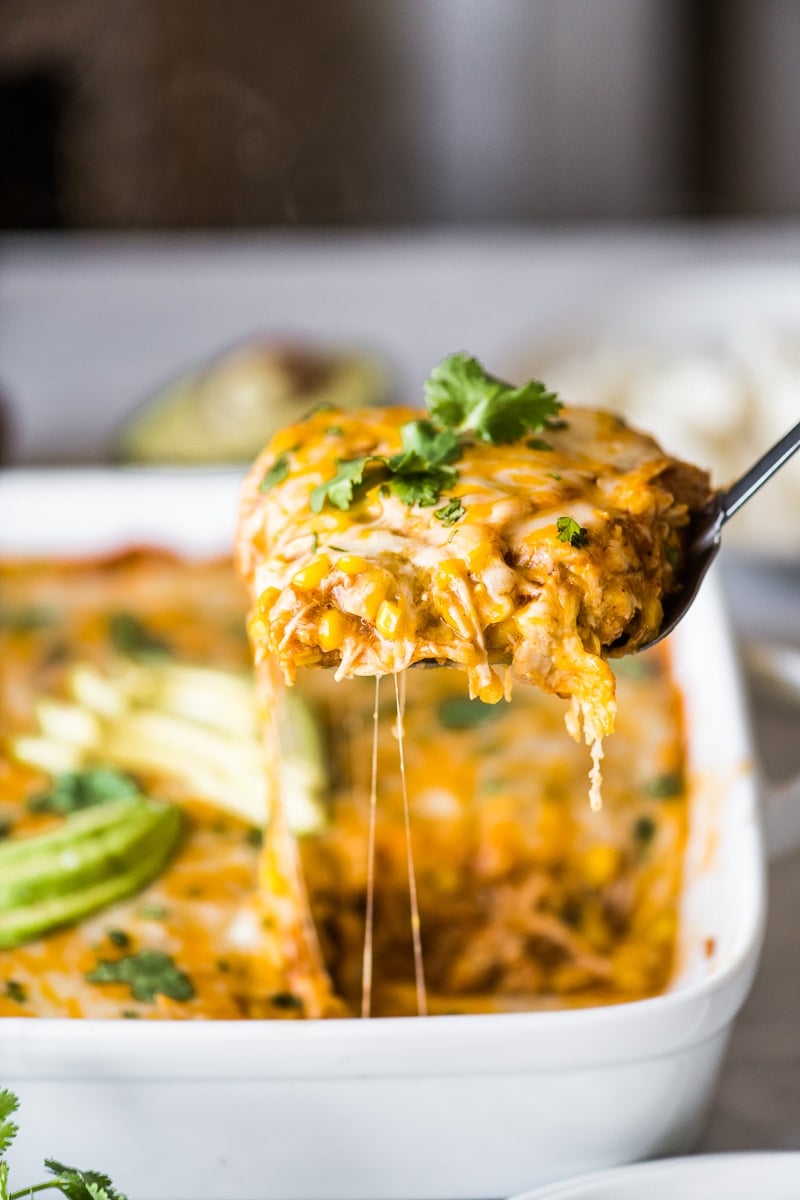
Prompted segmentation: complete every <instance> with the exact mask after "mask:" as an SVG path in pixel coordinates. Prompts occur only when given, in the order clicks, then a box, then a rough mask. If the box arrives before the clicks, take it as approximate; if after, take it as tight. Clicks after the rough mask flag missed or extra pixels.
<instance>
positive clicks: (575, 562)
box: [237, 408, 708, 807]
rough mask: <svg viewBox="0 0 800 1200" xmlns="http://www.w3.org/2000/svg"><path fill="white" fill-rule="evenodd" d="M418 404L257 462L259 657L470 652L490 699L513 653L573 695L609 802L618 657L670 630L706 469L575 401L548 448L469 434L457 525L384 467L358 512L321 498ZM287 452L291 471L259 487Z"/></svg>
mask: <svg viewBox="0 0 800 1200" xmlns="http://www.w3.org/2000/svg"><path fill="white" fill-rule="evenodd" d="M417 415H418V414H416V413H415V412H414V411H413V410H410V409H400V408H398V409H383V410H378V409H373V410H364V411H361V412H357V413H350V414H342V413H335V414H332V413H331V412H323V413H317V414H315V415H312V416H311V417H309V418H308V419H307V420H306V421H304V422H302V423H300V424H297V425H293V426H291V427H290V428H288V429H285V430H283V431H282V432H281V433H280V434H278V435H277V436H276V437H275V438H274V439H273V440H272V442H271V443H270V445H269V446H268V447H267V449H266V450H265V451H264V453H263V454H262V455H261V457H260V458H259V459H258V460H257V462H256V463H255V465H254V466H253V468H252V470H251V472H250V473H249V475H248V479H247V481H246V484H245V487H244V492H243V497H242V503H241V508H240V521H239V531H238V541H237V555H238V564H239V569H240V571H241V573H242V575H243V577H244V579H245V581H246V582H247V585H248V587H249V589H250V592H251V595H252V597H253V601H254V610H253V615H252V618H251V621H250V632H251V636H252V639H253V643H254V647H255V652H256V658H257V660H259V661H260V660H263V659H265V658H267V657H270V656H274V658H275V660H276V661H277V663H278V664H279V665H280V667H281V669H282V671H283V673H284V676H285V678H286V680H287V682H292V680H293V679H294V677H295V675H296V672H297V670H298V669H299V668H300V667H305V666H327V667H333V668H334V670H335V673H336V678H337V679H342V678H345V677H350V676H354V675H378V676H379V675H383V674H389V673H397V672H398V671H403V670H405V669H406V668H407V667H409V666H412V665H414V664H415V663H418V662H420V661H425V660H435V661H437V662H440V663H446V664H449V665H453V666H458V667H461V668H463V669H464V670H465V671H466V673H467V675H468V679H469V688H470V694H471V695H472V696H479V697H480V698H481V699H482V700H485V701H489V702H492V703H494V702H496V701H498V700H500V699H501V698H502V697H503V696H504V695H505V692H506V687H505V686H504V684H503V682H502V681H501V679H500V677H499V676H498V673H497V671H496V664H497V663H498V662H509V663H510V664H511V666H512V669H513V672H514V674H515V675H516V676H517V677H518V678H519V679H521V680H523V681H524V682H526V683H534V684H537V685H538V686H540V687H541V688H543V689H544V690H546V691H549V692H555V693H557V694H558V695H560V696H563V697H566V698H568V699H569V700H570V702H571V703H570V708H569V710H568V713H567V717H566V720H567V728H568V729H569V732H570V733H571V734H572V736H573V737H574V738H575V739H576V740H579V739H581V738H583V739H584V740H585V741H586V742H587V743H589V744H590V745H591V746H592V763H593V765H592V772H591V778H592V791H591V798H592V802H593V806H594V807H599V786H600V758H601V756H602V748H601V743H602V739H603V738H604V737H605V735H607V734H609V733H610V732H611V731H612V729H613V727H614V720H615V715H616V703H615V685H614V676H613V673H612V671H611V669H610V667H609V665H608V662H607V661H606V657H605V656H606V655H607V654H608V652H609V651H612V650H614V649H616V648H617V647H620V646H622V647H624V649H626V650H635V649H636V648H637V647H638V646H641V645H642V644H644V643H645V642H647V641H649V640H650V639H651V638H652V637H653V636H654V635H655V634H656V633H657V632H658V629H659V627H660V624H661V620H662V615H663V610H662V600H663V598H664V597H665V595H667V594H668V593H669V592H670V591H671V590H673V589H674V588H675V586H676V576H675V569H674V566H673V564H674V563H676V562H677V560H678V558H679V556H680V551H681V537H682V533H681V531H682V530H683V529H684V528H685V526H686V525H687V523H688V519H689V513H690V511H691V510H692V509H696V508H698V507H699V506H700V505H701V504H702V503H704V501H705V500H706V498H707V495H708V481H707V478H706V476H705V475H704V474H703V473H702V472H701V471H699V470H697V469H696V468H694V467H690V466H687V465H685V464H681V463H678V462H676V460H674V459H671V458H670V457H669V456H667V455H665V454H664V453H663V451H662V450H661V449H660V448H659V447H658V445H657V444H656V443H655V442H654V441H653V440H652V439H651V438H649V437H646V436H645V435H643V434H641V433H638V432H635V431H634V430H631V429H629V428H628V427H627V426H626V425H625V424H624V423H623V422H622V421H620V420H619V419H618V418H617V417H614V416H611V415H610V414H607V413H602V412H597V411H595V410H583V409H564V410H563V412H562V417H563V421H561V422H559V425H558V428H554V429H552V430H548V431H547V439H546V447H547V448H541V439H534V440H533V441H532V442H531V443H530V444H529V443H528V442H517V443H514V444H513V445H502V446H490V445H486V444H484V443H482V442H477V443H471V444H467V445H466V446H465V447H464V449H463V453H462V455H461V458H460V459H459V461H458V464H457V465H458V480H457V483H456V484H455V486H454V487H453V488H452V489H451V490H450V491H449V492H448V493H447V495H446V497H444V498H443V500H442V503H444V502H445V501H446V500H447V499H450V498H457V499H458V500H459V501H460V502H461V505H462V506H463V509H464V514H463V516H462V517H461V518H460V519H459V520H458V521H457V522H455V523H454V524H452V525H451V526H447V525H446V524H445V523H443V521H442V520H440V519H438V518H437V516H436V509H435V507H420V506H418V505H415V506H411V507H410V506H408V505H406V504H405V503H403V502H402V501H401V500H400V499H399V498H397V497H396V496H395V495H393V494H392V493H391V492H390V491H389V490H388V489H387V488H382V487H381V486H379V483H378V482H377V481H376V482H375V484H374V486H371V487H367V488H366V489H364V492H363V494H362V495H361V496H360V497H359V498H358V499H356V500H355V501H354V502H353V504H352V505H351V506H350V508H349V509H348V510H347V511H344V512H343V511H339V510H338V509H336V508H334V507H332V506H331V505H330V504H328V505H326V506H325V508H324V509H323V511H322V512H320V513H314V512H312V509H311V505H310V499H311V493H312V491H313V490H314V488H316V487H318V486H319V485H320V484H322V483H325V482H326V481H328V480H330V479H331V478H333V476H334V475H335V474H336V470H337V465H338V463H339V462H341V461H342V460H349V459H353V458H357V457H360V456H363V455H384V456H390V455H392V454H394V453H396V452H397V451H399V450H400V447H401V442H400V431H401V428H402V426H403V425H404V424H405V423H406V422H407V421H410V420H412V419H414V417H415V416H417ZM281 455H282V456H285V460H284V461H285V462H286V463H287V465H288V472H287V474H286V477H285V478H284V479H281V480H280V482H278V483H276V484H275V485H274V486H268V487H266V488H265V489H264V490H262V481H263V480H264V478H265V476H266V474H267V472H268V471H269V470H270V468H272V467H273V466H274V464H275V463H276V461H277V460H278V458H279V456H281ZM437 507H438V506H437ZM563 517H568V518H572V520H573V521H575V522H577V524H578V525H579V526H580V527H581V529H582V530H583V531H585V537H584V536H582V537H581V539H580V544H572V543H571V542H570V541H569V540H566V541H564V540H562V538H561V537H560V536H559V528H558V521H559V518H563Z"/></svg>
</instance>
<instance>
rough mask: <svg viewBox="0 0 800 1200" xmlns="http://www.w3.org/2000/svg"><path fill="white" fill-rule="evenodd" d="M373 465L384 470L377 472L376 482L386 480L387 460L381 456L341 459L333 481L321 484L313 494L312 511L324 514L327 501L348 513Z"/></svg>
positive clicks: (371, 455)
mask: <svg viewBox="0 0 800 1200" xmlns="http://www.w3.org/2000/svg"><path fill="white" fill-rule="evenodd" d="M371 464H377V465H378V466H380V467H382V468H383V470H382V471H379V472H375V476H376V477H375V482H376V483H379V482H381V481H382V480H383V479H385V478H386V459H385V458H381V457H380V455H375V454H368V455H366V456H365V457H364V458H344V459H339V462H338V463H337V471H336V474H335V475H334V476H333V478H332V479H328V480H327V481H326V482H325V483H321V484H319V486H318V487H315V488H314V490H313V492H312V493H311V500H310V504H311V511H312V512H314V513H320V512H322V510H323V508H324V507H325V501H326V500H327V501H328V502H329V503H330V504H332V505H333V506H334V508H339V509H341V510H342V511H346V510H347V509H348V508H349V507H350V505H351V504H352V503H353V501H354V500H355V499H356V495H357V493H358V491H359V489H360V488H362V487H363V486H364V473H365V471H366V470H367V468H368V467H369V466H370V465H371Z"/></svg>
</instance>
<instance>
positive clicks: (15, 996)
mask: <svg viewBox="0 0 800 1200" xmlns="http://www.w3.org/2000/svg"><path fill="white" fill-rule="evenodd" d="M6 995H7V996H8V998H9V1000H13V1001H14V1003H15V1004H24V1003H25V1001H26V1000H27V999H28V993H27V991H26V989H25V987H24V986H23V985H22V984H21V983H20V982H19V981H18V980H16V979H7V980H6Z"/></svg>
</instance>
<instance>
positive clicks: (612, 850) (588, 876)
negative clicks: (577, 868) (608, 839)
mask: <svg viewBox="0 0 800 1200" xmlns="http://www.w3.org/2000/svg"><path fill="white" fill-rule="evenodd" d="M621 866H622V862H621V855H620V852H619V850H618V849H617V847H616V846H609V845H605V844H603V843H602V842H601V843H599V844H598V845H596V846H590V847H589V849H588V850H586V851H585V852H584V854H583V860H582V863H581V869H582V872H583V877H584V879H585V880H586V882H587V883H588V884H589V886H590V887H604V886H605V884H607V883H611V882H612V881H613V880H614V879H616V877H617V876H618V875H619V871H620V867H621Z"/></svg>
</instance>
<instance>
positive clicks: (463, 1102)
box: [0, 471, 798, 1200]
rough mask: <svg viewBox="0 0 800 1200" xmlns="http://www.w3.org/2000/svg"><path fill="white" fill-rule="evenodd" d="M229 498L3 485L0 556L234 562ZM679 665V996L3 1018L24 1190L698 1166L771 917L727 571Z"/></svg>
mask: <svg viewBox="0 0 800 1200" xmlns="http://www.w3.org/2000/svg"><path fill="white" fill-rule="evenodd" d="M237 484H238V481H237V478H236V476H235V475H231V474H227V473H217V474H201V473H188V474H187V473H174V474H166V473H148V472H125V473H122V472H117V473H115V472H104V471H92V472H73V473H70V472H60V473H57V472H28V473H23V472H18V473H13V472H12V473H9V474H7V475H5V476H0V553H14V554H18V553H24V554H37V553H45V552H46V553H58V554H83V553H92V552H98V551H105V550H110V549H114V548H116V547H119V546H121V545H125V544H128V543H130V542H148V543H157V544H163V545H167V546H171V547H174V548H176V549H178V550H181V551H186V552H192V553H204V552H217V551H220V550H224V549H225V548H226V547H227V546H228V544H229V541H230V536H231V528H232V521H233V513H234V508H235V502H236V492H237ZM673 654H674V664H675V671H676V674H677V677H678V680H679V682H680V684H681V687H682V690H683V693H684V696H685V701H686V712H687V727H688V730H689V743H690V744H689V754H690V774H691V779H692V792H693V795H692V822H691V833H690V839H689V845H688V850H687V867H686V888H685V894H684V900H683V921H682V929H683V932H682V937H681V943H680V953H679V969H678V972H677V974H676V977H675V979H674V982H673V984H672V986H671V988H670V990H669V992H668V993H667V994H665V995H663V996H660V997H658V998H655V999H652V1000H645V1001H641V1002H637V1003H634V1004H627V1005H620V1006H615V1007H609V1008H598V1009H585V1010H580V1011H572V1012H569V1011H567V1012H547V1013H531V1014H513V1015H492V1016H459V1017H434V1018H427V1019H424V1020H413V1019H412V1020H409V1019H384V1020H376V1021H372V1022H361V1021H355V1020H353V1021H331V1022H320V1023H313V1022H309V1023H307V1024H304V1023H275V1024H273V1023H270V1022H247V1023H245V1022H242V1023H234V1022H217V1023H208V1024H206V1023H195V1022H185V1023H183V1022H178V1023H175V1024H171V1023H166V1022H164V1023H160V1022H122V1021H120V1022H95V1021H88V1020H76V1021H66V1020H65V1021H55V1020H16V1019H6V1020H4V1021H2V1022H0V1084H2V1085H5V1086H8V1087H11V1088H13V1089H14V1090H15V1091H17V1092H18V1093H19V1095H20V1097H21V1099H22V1104H23V1113H24V1121H23V1125H22V1133H21V1134H20V1136H19V1139H18V1142H17V1145H16V1146H15V1148H14V1151H13V1152H12V1164H13V1165H14V1171H15V1174H16V1175H17V1177H20V1176H21V1177H25V1176H26V1175H27V1176H29V1177H33V1174H34V1172H35V1170H36V1169H37V1168H38V1167H39V1166H40V1164H41V1159H42V1157H43V1155H44V1153H48V1154H52V1155H64V1156H67V1155H68V1156H69V1157H70V1159H71V1160H72V1161H76V1162H78V1163H85V1164H87V1165H97V1166H99V1167H102V1168H103V1169H104V1170H107V1171H109V1172H110V1173H111V1175H112V1177H114V1178H115V1179H116V1180H117V1181H118V1183H119V1185H120V1186H122V1187H124V1189H125V1190H126V1191H128V1192H129V1193H130V1194H131V1195H132V1196H135V1197H136V1198H137V1200H203V1198H205V1197H220V1198H222V1197H224V1198H225V1200H266V1198H272V1197H275V1198H277V1197H282V1198H283V1200H301V1198H302V1200H310V1198H314V1197H317V1198H320V1200H334V1198H340V1197H341V1198H344V1197H348V1198H350V1200H359V1198H361V1197H364V1198H366V1197H370V1198H371V1200H376V1198H380V1197H387V1198H389V1197H405V1198H406V1200H409V1198H412V1197H428V1198H429V1200H432V1198H434V1197H456V1196H458V1197H464V1198H466V1197H476V1198H477V1197H489V1196H501V1195H507V1194H509V1193H512V1192H514V1191H519V1190H520V1189H521V1188H523V1187H526V1188H529V1187H531V1186H535V1185H536V1184H540V1183H546V1182H548V1181H549V1180H553V1179H557V1178H560V1177H563V1176H567V1175H572V1174H576V1173H579V1172H584V1171H590V1170H594V1169H597V1168H599V1167H603V1166H611V1165H615V1164H618V1163H624V1162H628V1161H631V1160H634V1159H638V1158H643V1157H646V1156H654V1155H669V1154H675V1153H678V1152H681V1151H686V1150H689V1149H691V1148H692V1146H693V1145H694V1144H695V1143H696V1141H697V1139H698V1137H699V1135H700V1132H701V1130H702V1128H703V1123H704V1120H705V1118H706V1114H707V1112H708V1109H709V1105H710V1103H711V1099H712V1096H713V1091H714V1086H715V1083H716V1079H717V1075H718V1072H719V1069H720V1064H721V1061H722V1056H723V1053H724V1050H725V1046H726V1043H727V1041H728V1037H729V1034H730V1031H731V1025H732V1021H733V1019H734V1017H735V1015H736V1013H737V1011H738V1009H739V1007H740V1006H741V1004H742V1002H743V1000H744V997H745V995H746V993H747V990H748V988H749V986H750V982H751V979H752V976H753V973H754V970H755V966H756V961H757V957H758V952H759V948H760V944H761V938H762V930H763V923H764V850H763V842H762V835H761V830H760V823H759V814H758V805H757V801H756V785H755V777H754V764H753V760H752V751H751V746H750V740H749V737H748V732H747V726H746V722H745V716H744V708H743V703H742V691H741V685H740V681H739V677H738V674H737V669H736V665H735V661H734V656H733V650H732V644H731V639H730V636H729V632H728V628H727V625H726V622H725V618H724V614H723V612H722V610H721V606H720V599H719V595H718V592H717V587H716V584H715V581H714V579H713V578H712V579H710V580H709V582H708V583H707V584H706V585H705V586H704V588H703V590H702V593H701V595H700V597H699V599H698V601H697V603H696V604H695V606H694V609H693V611H692V613H691V615H690V616H689V617H688V618H687V620H686V621H685V622H684V623H683V624H682V625H681V627H680V628H679V630H678V632H677V633H676V635H674V639H673ZM790 832H791V831H790ZM793 832H794V834H795V835H796V834H797V832H798V831H797V830H796V829H795V830H794V831H793ZM709 939H713V946H714V949H713V953H712V954H711V955H710V957H709V956H708V953H707V948H708V946H709V945H711V944H712V943H711V942H710V941H709Z"/></svg>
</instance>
